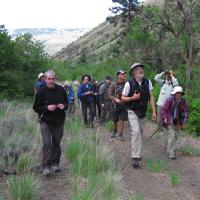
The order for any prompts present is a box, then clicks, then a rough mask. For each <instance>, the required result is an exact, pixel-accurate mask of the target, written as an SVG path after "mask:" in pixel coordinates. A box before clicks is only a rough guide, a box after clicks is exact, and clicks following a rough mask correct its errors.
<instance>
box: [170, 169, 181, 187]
mask: <svg viewBox="0 0 200 200" xmlns="http://www.w3.org/2000/svg"><path fill="white" fill-rule="evenodd" d="M179 182H180V176H179V175H178V174H177V173H176V172H171V174H170V183H171V185H172V186H173V187H175V186H177V184H178V183H179Z"/></svg>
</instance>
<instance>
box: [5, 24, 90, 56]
mask: <svg viewBox="0 0 200 200" xmlns="http://www.w3.org/2000/svg"><path fill="white" fill-rule="evenodd" d="M89 30H90V28H65V29H57V28H20V29H14V30H9V33H10V34H11V37H12V38H15V37H16V36H17V35H20V34H26V33H30V34H32V35H33V37H34V38H35V39H36V40H39V41H41V42H42V43H43V44H44V45H45V50H46V51H47V53H48V54H49V55H53V54H55V53H56V52H58V51H59V50H61V49H62V48H63V47H65V46H66V45H68V44H69V43H71V42H72V41H74V40H76V39H78V38H79V37H80V36H82V35H84V34H85V33H86V32H88V31H89Z"/></svg>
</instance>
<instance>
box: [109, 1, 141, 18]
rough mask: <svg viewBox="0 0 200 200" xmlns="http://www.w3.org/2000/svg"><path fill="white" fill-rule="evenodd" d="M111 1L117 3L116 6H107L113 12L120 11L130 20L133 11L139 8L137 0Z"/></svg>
mask: <svg viewBox="0 0 200 200" xmlns="http://www.w3.org/2000/svg"><path fill="white" fill-rule="evenodd" d="M112 2H113V3H117V4H118V5H117V6H114V7H112V8H109V10H110V11H111V12H112V13H114V14H119V13H121V14H122V16H123V18H124V19H125V20H128V21H130V20H131V19H132V16H133V13H134V12H136V11H137V10H138V9H139V1H138V0H112Z"/></svg>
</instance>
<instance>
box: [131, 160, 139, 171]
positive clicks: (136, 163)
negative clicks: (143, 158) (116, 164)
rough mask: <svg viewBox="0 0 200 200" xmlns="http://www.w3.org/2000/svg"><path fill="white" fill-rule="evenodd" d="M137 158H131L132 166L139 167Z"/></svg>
mask: <svg viewBox="0 0 200 200" xmlns="http://www.w3.org/2000/svg"><path fill="white" fill-rule="evenodd" d="M139 160H140V159H139V158H132V166H133V167H134V168H136V169H137V168H139V167H140V162H139Z"/></svg>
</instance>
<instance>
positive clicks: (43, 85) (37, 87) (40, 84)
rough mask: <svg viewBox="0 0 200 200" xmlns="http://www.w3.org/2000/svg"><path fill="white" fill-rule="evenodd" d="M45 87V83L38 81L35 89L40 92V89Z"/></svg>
mask: <svg viewBox="0 0 200 200" xmlns="http://www.w3.org/2000/svg"><path fill="white" fill-rule="evenodd" d="M45 86H46V83H45V81H41V80H38V81H37V82H36V84H35V89H36V91H37V92H38V91H39V90H40V89H42V88H44V87H45Z"/></svg>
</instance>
